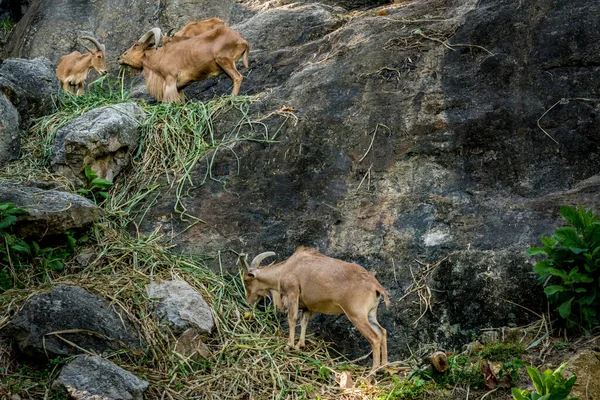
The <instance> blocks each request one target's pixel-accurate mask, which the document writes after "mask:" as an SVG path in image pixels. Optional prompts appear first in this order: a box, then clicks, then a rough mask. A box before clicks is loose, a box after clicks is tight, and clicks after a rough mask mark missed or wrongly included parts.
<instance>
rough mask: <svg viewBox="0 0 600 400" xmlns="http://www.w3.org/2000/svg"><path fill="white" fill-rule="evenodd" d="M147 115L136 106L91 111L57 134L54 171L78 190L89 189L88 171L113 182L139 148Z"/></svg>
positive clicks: (127, 105) (129, 105)
mask: <svg viewBox="0 0 600 400" xmlns="http://www.w3.org/2000/svg"><path fill="white" fill-rule="evenodd" d="M143 118H144V111H143V110H142V109H141V108H140V107H139V106H138V105H137V104H136V103H124V104H117V105H112V106H105V107H100V108H96V109H94V110H91V111H88V112H86V113H85V114H83V115H81V116H79V117H77V118H75V119H74V120H73V121H71V122H70V123H69V124H67V125H65V126H63V127H62V128H60V129H59V130H58V132H57V133H56V138H55V139H54V146H53V156H52V159H51V165H52V168H53V169H54V170H55V171H56V172H58V173H60V174H62V175H63V176H65V177H67V179H69V180H70V181H71V182H73V184H74V185H76V186H85V185H86V184H87V182H86V176H85V167H86V166H89V167H90V168H91V169H92V170H93V171H94V172H96V174H97V175H98V177H100V178H103V179H107V180H109V181H112V180H113V179H114V178H115V177H116V176H117V175H118V173H119V172H120V171H121V170H122V169H123V168H124V167H125V166H126V165H127V164H128V163H129V159H130V155H131V153H132V152H133V150H134V149H135V148H136V147H137V146H138V144H139V138H140V124H141V121H142V120H143Z"/></svg>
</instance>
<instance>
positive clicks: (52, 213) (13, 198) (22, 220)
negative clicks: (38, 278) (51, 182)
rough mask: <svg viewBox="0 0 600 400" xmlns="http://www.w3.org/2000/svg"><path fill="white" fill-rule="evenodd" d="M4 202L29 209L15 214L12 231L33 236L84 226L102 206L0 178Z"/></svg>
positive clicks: (62, 232) (56, 233)
mask: <svg viewBox="0 0 600 400" xmlns="http://www.w3.org/2000/svg"><path fill="white" fill-rule="evenodd" d="M38 186H39V185H38ZM4 202H10V203H13V204H14V205H15V207H18V208H23V209H25V210H27V211H28V212H29V214H28V215H22V216H19V219H18V221H17V223H16V225H15V226H14V227H13V232H14V233H16V234H17V235H19V236H21V237H33V238H36V239H40V238H42V237H44V236H52V235H61V234H64V233H65V232H66V231H67V230H70V229H74V230H80V229H83V228H86V227H88V226H89V225H90V224H91V223H92V222H94V221H95V220H97V219H98V218H99V217H100V216H101V215H102V210H101V209H100V208H99V207H98V206H96V205H95V204H94V203H92V202H91V201H90V200H88V199H86V198H85V197H81V196H78V195H75V194H72V193H68V192H64V191H60V190H53V189H42V188H40V187H37V186H29V185H25V184H21V183H18V182H16V181H12V180H0V203H4Z"/></svg>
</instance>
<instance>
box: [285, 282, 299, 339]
mask: <svg viewBox="0 0 600 400" xmlns="http://www.w3.org/2000/svg"><path fill="white" fill-rule="evenodd" d="M287 297H288V301H289V307H288V325H289V327H290V336H289V338H288V346H290V347H294V337H295V336H296V321H297V320H298V295H297V294H294V293H288V294H287Z"/></svg>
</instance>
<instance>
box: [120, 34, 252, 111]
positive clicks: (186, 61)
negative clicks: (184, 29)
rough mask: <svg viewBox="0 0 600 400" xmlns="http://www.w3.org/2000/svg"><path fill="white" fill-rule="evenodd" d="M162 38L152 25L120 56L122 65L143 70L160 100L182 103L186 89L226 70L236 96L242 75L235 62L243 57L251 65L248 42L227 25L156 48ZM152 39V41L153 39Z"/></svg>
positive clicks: (151, 92)
mask: <svg viewBox="0 0 600 400" xmlns="http://www.w3.org/2000/svg"><path fill="white" fill-rule="evenodd" d="M160 40H161V33H160V29H159V28H152V29H151V30H150V31H148V32H147V33H146V34H144V35H143V36H142V37H141V38H140V40H138V42H137V43H135V44H134V45H133V46H131V47H130V48H129V49H127V50H126V51H125V52H124V53H123V54H122V55H121V57H120V58H119V64H121V65H127V66H129V67H131V68H133V69H135V70H138V71H139V70H141V71H142V72H143V73H144V76H145V77H146V89H148V92H149V93H150V94H151V95H152V96H154V97H155V98H156V99H157V100H159V101H163V102H180V101H181V100H182V99H183V89H184V88H185V87H187V86H188V85H189V84H191V83H192V82H195V81H201V80H204V79H206V78H209V77H212V76H218V75H220V74H221V73H222V72H225V73H226V74H227V75H228V76H229V77H230V78H231V80H232V81H233V90H232V94H233V95H237V94H238V92H239V90H240V86H241V84H242V74H240V73H239V72H238V70H237V69H236V67H235V63H236V61H237V60H239V59H240V57H242V56H243V57H244V58H243V62H244V66H245V67H246V68H247V67H248V52H249V51H250V46H249V45H248V42H247V41H246V40H245V39H244V38H243V37H242V36H241V35H240V34H239V33H237V32H236V31H234V30H233V29H231V28H229V27H228V26H226V25H222V26H218V27H216V28H215V29H213V30H211V31H208V32H205V33H204V34H202V35H199V36H194V37H191V38H188V39H185V40H174V41H173V42H172V43H170V44H169V45H168V46H163V47H160V48H157V46H158V45H159V43H160ZM151 41H153V42H154V43H153V44H150V42H151Z"/></svg>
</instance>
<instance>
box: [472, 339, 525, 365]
mask: <svg viewBox="0 0 600 400" xmlns="http://www.w3.org/2000/svg"><path fill="white" fill-rule="evenodd" d="M524 352H525V346H524V345H523V344H522V343H501V342H491V343H489V344H487V345H486V346H485V347H484V348H483V349H482V350H481V351H480V352H479V354H478V356H479V358H480V359H482V360H489V361H506V360H510V359H512V358H515V357H521V356H522V355H523V353H524Z"/></svg>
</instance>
